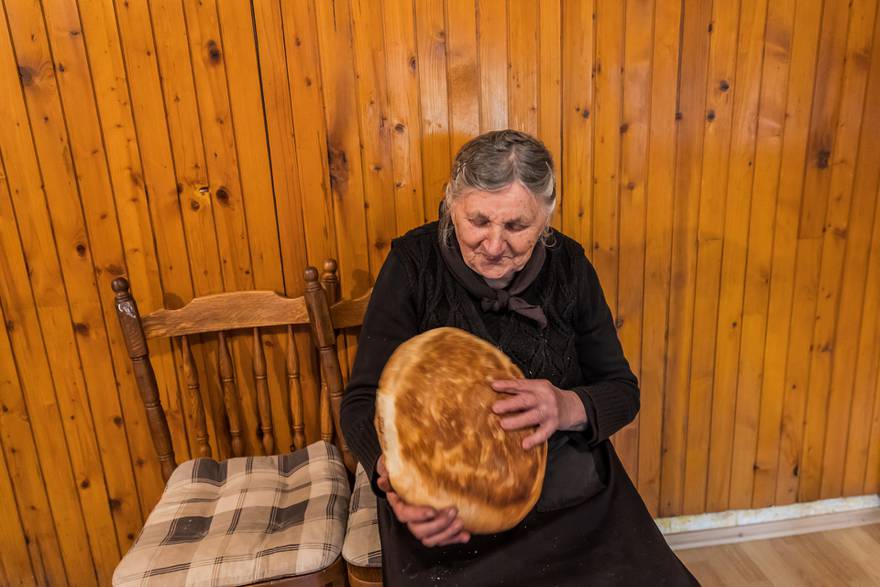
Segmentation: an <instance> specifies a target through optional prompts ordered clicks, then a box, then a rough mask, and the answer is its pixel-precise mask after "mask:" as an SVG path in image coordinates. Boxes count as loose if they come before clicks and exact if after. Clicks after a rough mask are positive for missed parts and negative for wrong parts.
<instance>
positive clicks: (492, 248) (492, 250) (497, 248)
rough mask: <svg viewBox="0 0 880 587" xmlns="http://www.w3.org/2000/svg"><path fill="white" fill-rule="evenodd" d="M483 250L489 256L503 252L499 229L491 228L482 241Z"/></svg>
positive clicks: (502, 241) (502, 240) (499, 254)
mask: <svg viewBox="0 0 880 587" xmlns="http://www.w3.org/2000/svg"><path fill="white" fill-rule="evenodd" d="M483 250H484V251H485V252H486V254H487V255H489V256H490V257H499V256H501V255H502V254H503V253H504V238H503V236H502V234H501V231H500V230H499V231H496V230H493V231H492V232H491V233H490V234H489V236H488V237H486V240H485V241H483Z"/></svg>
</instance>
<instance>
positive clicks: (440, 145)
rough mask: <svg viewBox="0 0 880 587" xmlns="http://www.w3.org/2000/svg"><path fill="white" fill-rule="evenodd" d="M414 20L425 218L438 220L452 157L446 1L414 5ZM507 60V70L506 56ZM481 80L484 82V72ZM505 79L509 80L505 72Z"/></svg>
mask: <svg viewBox="0 0 880 587" xmlns="http://www.w3.org/2000/svg"><path fill="white" fill-rule="evenodd" d="M502 1H503V0H502ZM415 21H416V22H415V29H416V38H417V41H416V42H417V45H418V63H417V66H418V69H419V93H420V97H421V103H420V106H421V128H422V136H421V144H420V150H421V153H422V188H423V190H424V198H425V204H424V205H425V218H426V219H427V220H434V219H436V218H437V213H438V211H439V208H440V201H441V200H442V199H443V195H444V191H443V190H444V188H445V186H446V182H447V180H448V179H449V172H450V170H451V168H452V158H451V157H452V156H453V155H452V154H451V140H450V137H449V98H448V83H447V79H446V11H445V9H444V2H443V0H424V1H423V2H417V3H415ZM505 22H506V21H505ZM481 39H482V37H481ZM481 42H482V41H481ZM481 48H482V45H481ZM504 59H505V60H504V64H505V67H506V66H507V58H506V53H505V58H504ZM496 75H497V74H496ZM480 79H481V80H482V79H483V76H482V72H481V78H480ZM504 79H505V80H506V79H507V71H506V70H505V71H504ZM481 111H482V110H481ZM505 120H506V118H505Z"/></svg>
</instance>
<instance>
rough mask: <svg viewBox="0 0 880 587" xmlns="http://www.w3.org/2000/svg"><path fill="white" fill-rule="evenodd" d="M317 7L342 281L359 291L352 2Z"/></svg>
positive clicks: (363, 263) (362, 281) (362, 257)
mask: <svg viewBox="0 0 880 587" xmlns="http://www.w3.org/2000/svg"><path fill="white" fill-rule="evenodd" d="M315 8H316V10H315V13H316V19H317V25H318V27H317V30H318V41H319V53H320V63H321V76H322V79H323V88H324V95H325V106H326V112H325V117H326V124H327V145H328V151H327V152H328V156H329V169H330V190H331V193H332V194H333V204H334V205H333V212H334V216H335V223H336V231H337V241H338V242H337V246H338V250H339V271H340V283H341V285H342V291H343V296H344V297H356V296H358V295H360V294H362V293H364V292H365V291H367V289H368V288H369V286H370V273H369V271H370V264H369V257H368V254H367V250H368V246H369V244H368V243H367V239H366V235H365V232H366V230H365V227H366V218H365V214H364V184H363V174H362V170H361V162H360V157H358V154H359V153H360V143H359V136H358V121H357V118H356V115H355V113H356V112H357V105H356V104H355V103H354V100H355V92H354V87H355V80H354V71H352V69H351V64H352V61H353V55H352V46H351V18H350V14H349V11H350V6H349V4H348V2H347V1H343V0H340V1H338V2H334V3H332V4H331V3H326V2H316V3H315ZM387 50H388V49H387V46H386V51H387ZM406 122H409V120H407V121H406Z"/></svg>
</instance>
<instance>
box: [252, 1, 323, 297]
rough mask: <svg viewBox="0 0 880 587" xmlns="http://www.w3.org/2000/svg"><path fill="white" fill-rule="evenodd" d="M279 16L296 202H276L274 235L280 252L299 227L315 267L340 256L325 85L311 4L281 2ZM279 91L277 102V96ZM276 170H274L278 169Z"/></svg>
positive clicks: (289, 199) (265, 55)
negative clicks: (294, 161)
mask: <svg viewBox="0 0 880 587" xmlns="http://www.w3.org/2000/svg"><path fill="white" fill-rule="evenodd" d="M274 4H275V2H266V1H261V2H258V3H256V6H272V5H274ZM277 10H278V9H276V8H273V11H272V14H273V17H277V14H278V13H277ZM280 10H281V22H280V23H277V24H279V25H281V32H283V37H282V39H281V40H280V41H279V42H280V43H282V46H283V48H284V50H285V52H286V63H287V81H288V84H289V94H290V104H291V109H292V115H293V129H291V130H290V132H291V133H294V131H295V135H294V134H291V135H290V136H294V138H295V143H296V157H297V163H298V167H297V169H296V171H297V173H298V175H299V199H297V198H295V197H293V196H295V195H296V192H293V191H291V192H290V197H286V198H280V199H279V201H278V210H279V222H278V224H279V231H280V233H281V235H282V251H283V250H284V243H285V242H287V241H289V240H291V239H294V238H296V232H297V230H299V226H300V225H299V222H301V223H302V230H303V231H304V232H305V236H306V246H307V248H308V252H309V262H310V263H311V264H312V265H315V266H317V265H319V264H320V263H321V262H323V260H324V259H326V258H328V257H333V258H338V255H339V252H338V248H337V244H336V238H337V235H336V225H335V223H334V220H333V218H334V217H333V196H332V194H331V192H330V189H329V187H330V167H329V158H328V155H327V153H328V148H327V127H326V121H325V117H324V109H325V101H324V83H323V79H322V76H321V67H320V62H319V49H318V29H317V26H318V25H317V22H316V16H315V6H314V3H312V2H284V3H282V4H281V8H280ZM267 17H268V15H267ZM258 26H259V21H258ZM261 30H269V29H268V27H263V28H262V29H261V28H258V31H257V32H258V37H263V36H265V34H266V33H265V32H262V33H261ZM273 34H274V33H273ZM270 58H271V56H270V55H269V54H268V51H261V54H260V59H261V61H262V60H264V59H270ZM279 73H280V72H279ZM278 91H279V96H280V95H281V90H280V89H279V90H278ZM268 116H269V113H267V117H268ZM268 121H269V124H268V126H269V127H270V128H271V127H272V122H273V121H272V118H271V117H269V118H268ZM285 129H286V127H285ZM283 138H284V137H283V135H282V136H279V139H283ZM287 140H289V138H287ZM271 151H272V153H273V158H274V153H275V148H274V147H273V148H272V149H271ZM275 167H276V168H277V165H276V166H275ZM282 204H283V206H282ZM298 206H299V207H298ZM282 210H283V211H284V213H283V214H282ZM300 216H301V219H300V218H299V217H300ZM287 258H288V256H287V255H282V259H287ZM289 273H291V271H290V270H288V269H287V266H285V279H291V277H288V274H289ZM296 279H297V280H300V279H301V276H297V277H296Z"/></svg>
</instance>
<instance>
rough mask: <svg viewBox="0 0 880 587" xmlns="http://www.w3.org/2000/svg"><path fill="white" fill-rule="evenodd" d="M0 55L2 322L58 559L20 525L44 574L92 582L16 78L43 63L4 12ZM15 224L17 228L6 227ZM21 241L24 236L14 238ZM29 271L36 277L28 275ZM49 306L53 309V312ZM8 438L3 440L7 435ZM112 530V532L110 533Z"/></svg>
mask: <svg viewBox="0 0 880 587" xmlns="http://www.w3.org/2000/svg"><path fill="white" fill-rule="evenodd" d="M0 60H2V61H0V88H3V91H2V92H0V110H2V111H3V112H4V113H6V116H7V118H6V121H7V123H6V124H2V125H0V151H2V153H3V163H4V165H5V173H6V181H7V182H8V192H7V191H6V190H3V191H2V192H0V196H3V207H2V208H0V218H4V222H3V224H4V227H3V228H4V229H5V230H3V231H0V238H3V239H4V240H3V251H4V255H3V262H2V263H0V270H2V271H3V272H4V275H3V276H2V279H0V287H2V288H3V289H2V290H0V291H2V298H0V299H2V300H3V306H4V308H3V310H4V313H5V319H6V322H5V326H6V330H7V332H8V336H9V340H10V342H11V344H12V351H13V353H14V355H15V356H16V357H21V358H23V359H24V360H26V361H27V364H28V366H29V368H28V370H27V371H23V372H22V373H21V374H20V384H21V386H22V391H23V395H24V397H23V400H22V401H24V402H25V406H26V409H27V412H28V413H29V414H30V413H34V414H41V418H40V420H39V423H38V425H35V426H34V427H33V428H32V431H33V439H34V444H35V446H36V451H35V453H34V459H36V454H39V455H40V459H39V461H31V462H25V463H22V464H23V465H25V464H27V465H32V464H34V463H38V465H39V467H40V469H39V472H37V471H35V470H33V469H29V468H21V470H22V471H27V472H30V471H33V473H34V474H37V473H38V474H39V475H40V476H41V477H42V479H43V482H44V483H45V491H46V493H47V495H48V494H51V495H52V501H51V502H48V504H47V508H48V509H42V510H40V509H37V510H32V511H29V512H28V514H30V515H32V516H43V517H46V518H48V517H49V514H51V522H52V523H54V526H55V531H56V532H57V534H58V537H57V538H58V540H57V545H58V547H59V548H60V551H61V557H60V559H61V560H56V559H55V558H54V555H55V552H53V551H54V550H55V545H54V544H53V542H54V541H53V540H52V537H51V533H50V532H48V530H47V529H46V528H45V526H42V525H41V524H39V523H33V522H35V521H36V520H37V519H38V518H32V517H30V515H29V516H28V517H27V518H25V523H26V524H27V526H28V528H29V529H30V531H31V532H32V539H35V540H41V539H42V540H41V541H40V543H39V545H38V548H39V549H40V551H41V554H42V555H43V557H44V559H45V561H46V562H45V563H44V565H45V570H46V574H47V577H48V578H49V579H55V580H58V581H59V582H60V583H61V584H64V583H65V582H66V577H69V578H70V579H71V580H76V581H79V582H81V583H82V584H95V582H96V578H95V570H94V562H93V560H92V558H91V555H90V556H88V557H85V556H82V553H84V552H89V538H88V535H87V530H86V527H85V523H84V520H83V518H82V506H81V505H80V501H79V496H78V494H77V480H76V477H75V474H74V463H73V461H72V460H71V457H70V455H69V454H68V451H67V446H66V443H67V437H66V435H65V422H64V421H63V420H62V418H63V416H65V415H68V414H67V412H66V411H65V412H64V413H62V408H61V405H60V402H61V401H63V399H61V400H59V398H58V397H57V396H56V390H55V384H54V382H53V379H52V373H51V371H50V367H49V358H48V356H47V354H46V349H45V346H44V342H43V340H44V339H43V332H42V330H41V321H44V320H45V321H51V320H52V319H53V318H54V314H55V313H57V314H59V316H58V318H57V319H56V320H55V321H56V322H58V321H60V322H61V323H62V324H63V323H69V321H70V318H69V313H68V312H69V310H68V308H67V300H66V299H65V298H64V296H63V295H61V294H62V292H59V291H58V290H59V288H57V287H56V286H55V285H54V284H55V283H57V282H55V281H54V279H57V278H55V277H50V276H57V275H59V274H60V273H61V270H60V267H59V265H58V259H57V256H56V251H55V245H54V240H53V238H52V230H51V227H50V224H49V222H48V212H47V210H46V202H45V194H44V191H43V190H44V187H43V180H42V177H41V175H40V169H39V166H38V164H37V161H36V156H35V154H34V144H33V137H32V134H31V129H30V126H29V125H30V123H29V121H28V118H27V112H26V108H25V103H24V99H23V96H22V94H21V88H20V86H19V76H23V78H24V80H25V81H27V83H31V82H32V81H33V76H38V75H41V73H40V72H41V69H40V67H38V65H39V64H28V63H21V64H20V65H19V64H18V63H16V61H15V57H14V53H13V48H12V42H11V38H10V36H9V28H8V22H7V20H6V13H5V12H0ZM19 68H21V69H19ZM16 73H17V74H18V75H16ZM10 198H11V199H10ZM16 223H17V225H18V233H16V232H15V231H13V230H9V229H10V228H12V227H13V226H15V224H16ZM7 239H8V240H7ZM18 239H21V240H20V241H19V242H16V241H17V240H18ZM45 264H51V265H52V267H51V270H50V271H46V270H44V268H43V266H44V265H45ZM29 273H31V277H32V278H33V280H34V281H31V280H30V279H29ZM50 283H51V286H50ZM46 302H50V305H49V306H48V308H49V310H48V311H46V310H43V311H41V312H40V313H39V314H38V312H37V304H40V303H46ZM52 308H57V310H55V311H54V312H53V311H52ZM10 326H11V327H10ZM19 360H22V359H19ZM68 422H69V420H68ZM68 425H69V424H68ZM5 430H6V428H5V427H4V432H5ZM16 436H17V437H20V438H24V439H26V438H27V436H19V435H16ZM5 442H6V445H7V446H8V441H5ZM18 454H19V455H20V456H21V458H22V459H27V457H28V452H26V451H21V452H20V453H18ZM7 460H8V463H9V466H10V467H12V468H13V470H15V469H18V468H19V466H18V460H17V459H11V458H10V457H9V456H7ZM20 479H22V480H31V478H30V476H29V475H26V474H25V475H21V476H20ZM30 487H33V488H34V491H32V492H28V493H30V494H31V495H32V497H31V499H33V500H34V502H35V503H36V504H37V507H38V506H39V501H40V500H39V487H40V481H39V480H36V479H34V480H31V485H30ZM27 488H28V485H23V486H22V489H23V490H27ZM28 518H30V519H28ZM111 532H112V531H111ZM112 535H113V536H114V537H115V532H114V533H112ZM114 542H115V540H114ZM62 565H63V566H62Z"/></svg>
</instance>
